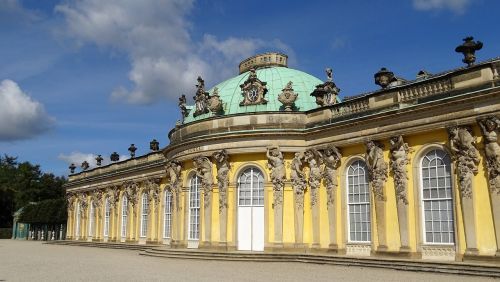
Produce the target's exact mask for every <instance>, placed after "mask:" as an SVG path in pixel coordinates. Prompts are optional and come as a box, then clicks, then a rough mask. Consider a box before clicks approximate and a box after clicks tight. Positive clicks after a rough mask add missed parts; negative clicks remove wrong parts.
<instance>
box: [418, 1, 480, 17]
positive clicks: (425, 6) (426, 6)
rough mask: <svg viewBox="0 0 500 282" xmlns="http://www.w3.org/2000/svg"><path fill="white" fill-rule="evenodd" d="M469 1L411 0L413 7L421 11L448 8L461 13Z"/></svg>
mask: <svg viewBox="0 0 500 282" xmlns="http://www.w3.org/2000/svg"><path fill="white" fill-rule="evenodd" d="M470 3H471V0H413V7H414V8H415V9H417V10H422V11H429V10H443V9H449V10H451V11H453V12H455V13H457V14H462V13H464V12H465V8H467V6H468V5H469V4H470Z"/></svg>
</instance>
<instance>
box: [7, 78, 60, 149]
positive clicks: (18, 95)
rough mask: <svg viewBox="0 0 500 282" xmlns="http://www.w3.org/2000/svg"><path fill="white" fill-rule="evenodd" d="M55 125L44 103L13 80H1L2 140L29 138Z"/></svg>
mask: <svg viewBox="0 0 500 282" xmlns="http://www.w3.org/2000/svg"><path fill="white" fill-rule="evenodd" d="M53 125H54V119H53V118H52V117H50V116H49V115H48V114H47V113H46V112H45V109H44V107H43V105H42V104H41V103H39V102H37V101H35V100H33V99H32V98H31V97H30V96H29V95H28V94H26V93H25V92H23V91H22V90H21V88H20V87H19V85H17V83H15V82H14V81H12V80H8V79H7V80H3V81H2V82H0V141H13V140H19V139H27V138H31V137H34V136H36V135H39V134H41V133H44V132H45V131H47V130H49V129H50V128H51V127H52V126H53Z"/></svg>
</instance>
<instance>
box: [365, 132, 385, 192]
mask: <svg viewBox="0 0 500 282" xmlns="http://www.w3.org/2000/svg"><path fill="white" fill-rule="evenodd" d="M382 148H383V147H382V144H380V143H378V142H375V141H368V142H366V154H365V161H366V165H367V167H368V175H369V179H370V182H371V184H372V189H373V193H374V195H375V198H376V199H377V200H379V201H385V195H384V184H385V181H387V162H385V161H384V151H383V150H382Z"/></svg>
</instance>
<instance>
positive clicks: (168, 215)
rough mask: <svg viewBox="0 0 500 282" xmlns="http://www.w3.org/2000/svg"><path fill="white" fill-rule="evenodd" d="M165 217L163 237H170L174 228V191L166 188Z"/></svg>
mask: <svg viewBox="0 0 500 282" xmlns="http://www.w3.org/2000/svg"><path fill="white" fill-rule="evenodd" d="M164 204H165V205H164V209H165V213H164V217H163V238H170V233H171V230H172V192H169V191H166V190H165V202H164Z"/></svg>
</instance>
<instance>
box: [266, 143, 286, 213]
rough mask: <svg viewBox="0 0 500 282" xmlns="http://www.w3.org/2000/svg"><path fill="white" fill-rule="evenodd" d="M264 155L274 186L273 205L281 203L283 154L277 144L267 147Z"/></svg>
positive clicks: (283, 175)
mask: <svg viewBox="0 0 500 282" xmlns="http://www.w3.org/2000/svg"><path fill="white" fill-rule="evenodd" d="M266 155H267V160H268V163H267V167H268V168H269V169H270V170H271V181H272V183H273V188H274V193H273V195H274V203H273V206H276V205H281V204H282V203H283V199H282V197H281V194H282V192H283V187H284V185H285V162H284V160H283V154H282V153H281V151H280V148H279V146H274V147H268V148H267V153H266Z"/></svg>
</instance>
